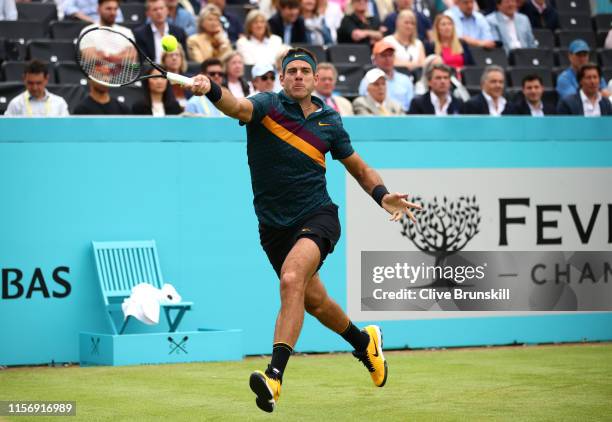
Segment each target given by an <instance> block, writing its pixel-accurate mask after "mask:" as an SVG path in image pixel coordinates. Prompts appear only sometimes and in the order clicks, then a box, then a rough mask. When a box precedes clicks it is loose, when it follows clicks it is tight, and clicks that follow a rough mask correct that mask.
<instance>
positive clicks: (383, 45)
mask: <svg viewBox="0 0 612 422" xmlns="http://www.w3.org/2000/svg"><path fill="white" fill-rule="evenodd" d="M385 50H393V51H395V47H393V44H391V43H388V42H387V41H385V40H380V41H378V42H377V43H376V44H374V48H373V49H372V54H380V53H382V52H383V51H385Z"/></svg>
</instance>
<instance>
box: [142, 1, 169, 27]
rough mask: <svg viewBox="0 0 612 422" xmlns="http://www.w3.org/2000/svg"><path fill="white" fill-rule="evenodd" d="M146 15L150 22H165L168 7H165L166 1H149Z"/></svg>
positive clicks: (160, 23) (159, 23)
mask: <svg viewBox="0 0 612 422" xmlns="http://www.w3.org/2000/svg"><path fill="white" fill-rule="evenodd" d="M147 16H148V17H149V19H151V22H153V23H155V24H158V25H162V24H163V23H164V22H166V18H167V17H168V8H167V7H166V2H164V1H163V0H158V1H156V2H153V3H149V9H147Z"/></svg>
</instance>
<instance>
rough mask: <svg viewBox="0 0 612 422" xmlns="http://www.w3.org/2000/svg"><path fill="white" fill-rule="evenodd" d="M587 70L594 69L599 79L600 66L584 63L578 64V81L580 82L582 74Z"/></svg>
mask: <svg viewBox="0 0 612 422" xmlns="http://www.w3.org/2000/svg"><path fill="white" fill-rule="evenodd" d="M587 70H596V71H597V75H599V79H601V68H600V67H599V66H597V65H596V64H595V63H586V64H583V65H582V66H580V69H579V70H578V73H577V74H576V79H577V80H578V82H582V78H584V74H585V73H586V71H587Z"/></svg>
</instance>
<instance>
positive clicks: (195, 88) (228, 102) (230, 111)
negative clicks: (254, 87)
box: [191, 75, 253, 123]
mask: <svg viewBox="0 0 612 422" xmlns="http://www.w3.org/2000/svg"><path fill="white" fill-rule="evenodd" d="M216 87H217V88H215V87H213V86H212V85H211V82H210V79H208V77H207V76H205V75H196V76H194V77H193V85H192V86H191V91H192V92H193V95H206V96H207V97H209V99H211V98H210V96H209V95H207V94H209V93H213V92H211V89H212V91H214V90H215V89H218V88H220V87H219V86H218V85H216ZM217 96H218V95H217ZM211 101H213V103H214V104H215V107H217V108H218V109H219V110H221V111H222V112H223V113H224V114H225V115H227V116H230V117H233V118H235V119H238V120H240V121H241V122H245V123H248V122H250V121H251V118H252V117H253V103H252V102H250V101H249V100H247V99H246V98H240V99H238V98H236V97H234V95H233V94H232V93H231V92H230V91H229V90H228V89H226V88H220V97H219V98H216V97H215V98H214V100H213V99H211Z"/></svg>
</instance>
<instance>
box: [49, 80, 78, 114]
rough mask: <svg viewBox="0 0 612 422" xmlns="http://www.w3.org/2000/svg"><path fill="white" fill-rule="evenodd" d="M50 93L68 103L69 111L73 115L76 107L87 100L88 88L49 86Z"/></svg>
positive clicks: (72, 85)
mask: <svg viewBox="0 0 612 422" xmlns="http://www.w3.org/2000/svg"><path fill="white" fill-rule="evenodd" d="M47 89H48V90H49V92H52V93H53V94H55V95H59V96H60V97H62V98H63V99H64V100H66V103H68V111H69V112H70V113H71V114H72V113H74V109H75V108H76V106H77V105H78V104H79V103H80V102H81V101H83V100H84V99H85V98H87V87H84V86H82V85H77V84H58V85H55V84H49V85H47Z"/></svg>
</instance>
